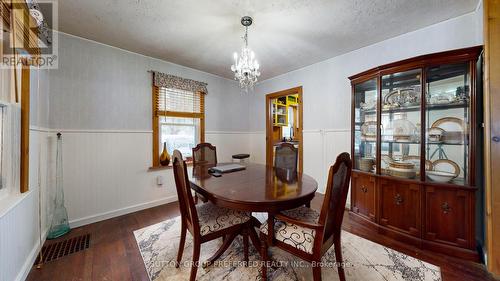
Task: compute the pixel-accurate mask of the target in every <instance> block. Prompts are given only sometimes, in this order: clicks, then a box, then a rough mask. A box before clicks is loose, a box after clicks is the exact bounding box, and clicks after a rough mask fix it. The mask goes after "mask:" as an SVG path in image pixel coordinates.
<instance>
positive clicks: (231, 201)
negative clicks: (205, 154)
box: [189, 163, 318, 262]
mask: <svg viewBox="0 0 500 281" xmlns="http://www.w3.org/2000/svg"><path fill="white" fill-rule="evenodd" d="M228 164H229V163H228ZM216 165H224V163H218V164H216ZM216 165H214V164H211V165H208V164H206V165H195V166H193V170H192V174H191V175H190V177H189V180H190V183H191V188H192V189H193V190H194V191H196V192H197V193H199V194H201V195H202V196H203V197H205V198H206V199H207V200H208V201H210V202H211V203H213V204H215V205H217V206H220V207H224V208H229V209H234V210H240V211H247V212H252V213H253V212H255V213H267V214H268V219H267V222H268V229H270V230H272V229H274V214H277V213H279V212H281V211H284V210H289V209H294V208H297V207H300V206H303V205H308V204H309V203H310V202H311V200H312V199H313V198H314V195H315V193H316V190H317V188H318V183H317V182H316V180H314V179H313V178H312V177H311V176H309V175H307V174H304V173H300V172H298V171H296V170H287V169H281V168H276V167H272V166H267V165H262V164H255V163H247V164H245V165H244V169H243V170H239V171H234V172H229V173H223V174H222V175H220V176H215V175H213V173H212V172H211V169H210V168H213V167H214V166H216ZM252 219H253V220H252V221H253V223H252V226H253V227H250V228H249V229H246V230H245V231H248V232H247V234H248V236H249V237H250V239H251V241H252V244H253V245H254V247H255V248H256V249H257V252H259V253H260V249H261V243H260V240H259V238H258V235H257V233H256V231H255V227H258V226H260V224H261V223H260V221H258V220H257V219H255V218H254V217H252ZM242 234H243V233H242ZM267 237H268V240H267V243H268V244H269V245H272V244H273V240H272V239H273V235H268V236H267ZM209 261H210V262H213V261H214V259H213V258H211V259H209Z"/></svg>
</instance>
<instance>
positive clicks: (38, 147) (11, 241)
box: [0, 129, 53, 281]
mask: <svg viewBox="0 0 500 281" xmlns="http://www.w3.org/2000/svg"><path fill="white" fill-rule="evenodd" d="M49 151H50V137H49V135H48V133H47V131H45V130H39V129H32V130H31V131H30V176H29V178H30V183H29V187H30V191H28V192H27V193H24V194H19V192H18V191H17V190H15V191H14V192H15V193H17V194H16V195H14V196H13V200H15V202H16V203H15V205H13V206H12V207H11V208H9V210H8V211H7V212H6V213H4V214H3V215H2V216H1V217H0V280H2V281H3V280H16V281H17V280H19V281H21V280H24V279H25V278H26V276H27V275H28V273H29V271H30V269H31V267H32V265H33V263H34V261H35V258H36V256H37V254H38V251H39V249H40V228H39V219H38V218H39V214H38V212H39V209H38V206H39V200H38V198H39V194H41V197H42V200H41V202H42V208H41V212H42V214H41V218H42V225H41V226H42V237H41V238H42V243H43V242H44V241H45V237H46V233H47V229H48V226H49V224H50V211H48V208H47V206H48V201H49V200H50V198H49V196H50V194H51V192H50V184H49V183H50V182H51V181H52V180H49V179H50V178H51V174H52V172H53V170H52V168H51V167H50V166H49V164H50V163H52V162H51V161H52V160H51V159H50V157H49V158H48V157H47V156H48V155H50V154H48V153H47V152H49ZM39 163H40V164H41V165H39ZM39 173H40V178H39V177H38V175H39ZM40 188H41V192H40ZM15 193H14V194H15Z"/></svg>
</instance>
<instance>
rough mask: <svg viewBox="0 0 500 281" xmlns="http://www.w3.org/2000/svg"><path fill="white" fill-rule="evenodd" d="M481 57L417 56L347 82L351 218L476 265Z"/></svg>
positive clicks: (476, 51) (473, 53)
mask: <svg viewBox="0 0 500 281" xmlns="http://www.w3.org/2000/svg"><path fill="white" fill-rule="evenodd" d="M481 52H482V48H481V47H472V48H466V49H460V50H453V51H447V52H442V53H436V54H430V55H424V56H420V57H415V58H412V59H407V60H404V61H400V62H396V63H391V64H388V65H384V66H380V67H377V68H374V69H371V70H368V71H365V72H363V73H360V74H357V75H354V76H352V77H349V79H350V80H351V84H352V151H351V153H352V155H353V161H354V169H353V176H352V192H351V212H350V214H351V216H352V217H353V219H355V220H357V221H359V222H362V223H366V225H368V226H369V227H373V228H376V229H377V230H378V232H379V233H380V234H381V235H387V236H391V237H394V238H397V239H398V240H400V241H405V242H407V243H411V244H413V245H416V246H418V247H422V248H426V249H431V250H435V251H440V252H444V253H447V254H450V255H454V256H459V257H462V258H467V259H472V260H474V259H477V258H478V254H477V251H476V250H475V247H476V242H475V214H476V211H475V208H476V207H475V205H476V204H475V200H476V193H477V190H478V189H479V188H480V185H481V182H480V179H478V177H477V176H479V175H481V172H479V173H478V172H477V171H476V170H477V169H478V167H479V166H478V165H479V163H480V161H481V152H480V151H481V150H480V142H478V139H480V137H481V130H482V123H481V122H482V121H481V114H482V110H481V106H482V102H481V96H482V93H481V91H480V90H478V89H480V88H481V83H482V81H481V75H482V74H481V62H480V58H481ZM476 175H477V176H476Z"/></svg>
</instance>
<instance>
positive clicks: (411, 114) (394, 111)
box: [380, 69, 422, 179]
mask: <svg viewBox="0 0 500 281" xmlns="http://www.w3.org/2000/svg"><path fill="white" fill-rule="evenodd" d="M421 73H422V71H421V70H420V69H413V70H409V71H404V72H399V73H393V74H388V75H384V76H382V112H381V128H380V131H381V144H380V145H381V147H380V152H381V161H380V168H381V170H380V171H381V174H382V175H390V176H394V177H400V178H407V179H417V178H419V175H420V159H421V158H420V149H421V146H420V141H421V140H420V135H421V129H420V123H421V94H422V89H421Z"/></svg>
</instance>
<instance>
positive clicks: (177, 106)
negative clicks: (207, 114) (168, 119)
mask: <svg viewBox="0 0 500 281" xmlns="http://www.w3.org/2000/svg"><path fill="white" fill-rule="evenodd" d="M156 95H157V97H156V99H155V101H156V113H157V115H158V116H173V117H176V116H177V117H193V118H201V117H202V115H203V112H204V108H203V107H204V105H203V94H202V93H193V92H190V91H183V90H177V89H169V88H163V87H158V91H156ZM181 115H182V116H181Z"/></svg>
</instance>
